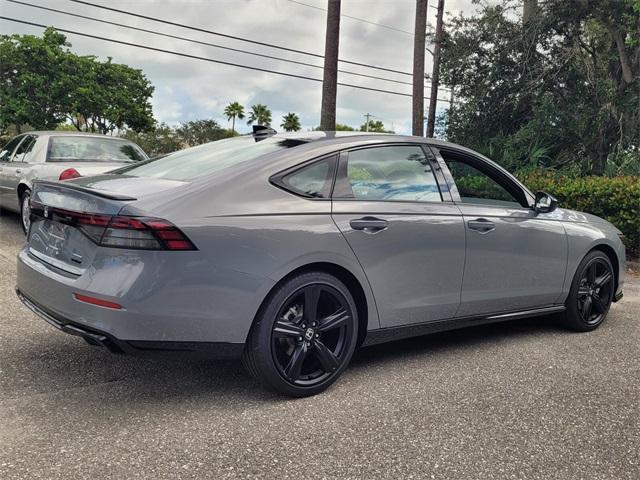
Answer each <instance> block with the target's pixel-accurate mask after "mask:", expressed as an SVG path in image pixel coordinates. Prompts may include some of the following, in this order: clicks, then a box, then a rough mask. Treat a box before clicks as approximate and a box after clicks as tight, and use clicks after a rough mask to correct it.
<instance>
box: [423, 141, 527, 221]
mask: <svg viewBox="0 0 640 480" xmlns="http://www.w3.org/2000/svg"><path fill="white" fill-rule="evenodd" d="M430 147H431V148H432V149H433V150H434V153H435V155H436V158H437V161H438V163H440V164H441V168H442V171H443V173H444V176H445V178H446V182H447V184H448V186H449V188H448V190H449V192H450V194H451V196H452V198H453V202H454V203H458V204H463V203H464V202H463V201H462V197H461V196H460V193H459V191H458V186H457V184H456V182H455V180H454V179H453V175H452V174H451V172H450V171H449V167H447V164H446V161H445V159H444V156H443V155H442V152H443V151H444V152H450V153H451V154H453V155H456V156H459V157H463V158H464V159H466V160H469V164H470V165H471V166H472V167H474V168H477V170H479V171H480V172H481V173H484V174H485V175H487V176H488V177H489V178H491V179H492V180H493V181H494V182H496V183H497V184H498V185H500V186H501V187H503V188H504V189H505V190H506V191H507V192H509V193H510V194H511V195H513V197H514V198H516V199H517V200H518V203H519V204H520V206H521V208H526V209H530V208H532V203H531V201H532V197H531V196H530V195H529V193H528V191H527V190H526V189H525V188H524V187H523V186H522V185H520V183H518V182H517V181H515V180H514V179H513V178H511V176H510V175H508V174H506V173H504V172H503V171H501V170H500V169H499V168H496V167H495V166H493V165H491V164H490V163H488V162H487V161H485V160H484V159H483V158H481V157H479V156H478V155H474V154H473V153H470V152H467V151H464V150H460V149H457V148H454V147H448V146H437V145H430ZM505 184H506V185H508V186H509V187H507V186H506V185H505ZM518 197H519V198H518ZM464 204H465V205H469V203H464ZM474 205H476V204H474ZM477 205H479V206H482V207H487V208H500V209H505V208H508V207H506V206H503V205H491V204H484V203H478V204H477ZM514 208H517V207H514Z"/></svg>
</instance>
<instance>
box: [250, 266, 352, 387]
mask: <svg viewBox="0 0 640 480" xmlns="http://www.w3.org/2000/svg"><path fill="white" fill-rule="evenodd" d="M357 325H358V322H357V310H356V307H355V304H354V301H353V298H352V296H351V294H350V292H349V290H348V289H347V288H346V287H345V286H344V284H342V282H340V281H339V280H338V279H337V278H335V277H333V276H331V275H329V274H326V273H324V272H310V273H305V274H302V275H300V276H297V277H294V278H292V279H291V280H289V281H288V282H286V283H285V284H284V285H283V286H282V287H281V288H280V289H279V290H278V291H277V292H276V293H275V294H274V295H273V296H272V297H271V299H270V300H269V301H268V303H267V305H266V307H265V308H264V309H263V312H261V314H260V315H259V318H258V319H257V322H256V323H255V324H254V326H253V327H252V331H251V333H250V335H249V339H248V341H247V345H246V347H245V355H244V357H243V361H244V364H245V366H246V367H247V369H248V370H249V372H250V373H251V374H252V375H253V376H254V377H255V378H256V379H258V380H259V381H261V382H262V383H263V384H265V385H266V386H267V387H269V388H270V389H272V390H276V391H278V392H280V393H284V394H286V395H290V396H296V397H301V396H307V395H314V394H316V393H319V392H321V391H322V390H324V389H326V388H327V387H328V386H329V385H331V384H332V383H333V382H334V381H335V380H336V379H337V377H338V376H339V375H340V374H341V372H342V371H343V370H344V368H346V366H347V365H348V363H349V361H350V360H351V356H352V355H353V352H354V350H355V345H356V340H357V338H356V337H357Z"/></svg>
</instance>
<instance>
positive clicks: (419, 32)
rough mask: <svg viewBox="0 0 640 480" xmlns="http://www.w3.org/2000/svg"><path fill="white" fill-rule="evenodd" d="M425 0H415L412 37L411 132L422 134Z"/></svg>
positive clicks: (425, 26) (425, 23)
mask: <svg viewBox="0 0 640 480" xmlns="http://www.w3.org/2000/svg"><path fill="white" fill-rule="evenodd" d="M427 3H428V1H427V0H416V24H415V29H414V33H415V35H414V37H413V95H412V97H413V103H412V109H411V110H412V111H411V117H412V122H411V123H412V133H413V135H419V136H423V135H424V52H425V50H424V48H425V40H426V29H427Z"/></svg>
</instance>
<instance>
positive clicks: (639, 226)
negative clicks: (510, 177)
mask: <svg viewBox="0 0 640 480" xmlns="http://www.w3.org/2000/svg"><path fill="white" fill-rule="evenodd" d="M516 176H517V177H518V178H519V179H520V180H521V181H522V182H523V183H524V184H525V185H526V186H527V187H529V189H530V190H531V191H533V192H537V191H540V190H542V191H545V192H548V193H550V194H551V195H554V196H555V197H557V198H558V201H559V203H560V206H561V207H564V208H570V209H573V210H580V211H582V212H588V213H592V214H594V215H597V216H598V217H602V218H604V219H606V220H608V221H609V222H611V223H613V224H614V225H615V226H616V227H617V228H618V229H619V230H620V231H622V233H623V234H624V236H625V245H626V247H627V251H628V252H629V253H632V254H634V255H638V254H640V177H639V176H631V175H627V176H619V177H596V176H590V177H568V176H565V175H560V174H557V173H552V172H547V171H540V170H534V171H528V172H520V174H516Z"/></svg>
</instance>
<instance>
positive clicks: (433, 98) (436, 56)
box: [427, 0, 444, 138]
mask: <svg viewBox="0 0 640 480" xmlns="http://www.w3.org/2000/svg"><path fill="white" fill-rule="evenodd" d="M443 14H444V0H438V14H437V17H436V38H435V45H434V47H433V73H432V74H431V95H430V98H429V114H428V117H427V137H429V138H432V137H433V131H434V130H435V126H436V103H437V101H438V87H439V86H440V47H441V46H442V15H443Z"/></svg>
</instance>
